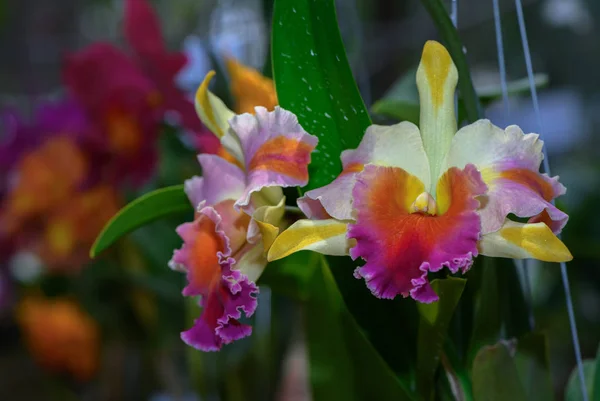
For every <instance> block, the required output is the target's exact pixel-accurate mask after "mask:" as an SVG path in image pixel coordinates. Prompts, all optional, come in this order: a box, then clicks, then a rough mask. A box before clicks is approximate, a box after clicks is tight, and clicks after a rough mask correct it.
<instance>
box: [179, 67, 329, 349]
mask: <svg viewBox="0 0 600 401" xmlns="http://www.w3.org/2000/svg"><path fill="white" fill-rule="evenodd" d="M213 76H214V72H210V73H209V74H208V75H207V76H206V78H205V80H204V82H203V83H202V84H201V85H200V87H199V89H198V92H197V94H196V108H197V111H198V114H199V116H200V119H201V120H202V122H203V123H204V124H205V125H206V126H207V127H208V128H209V129H210V130H211V131H212V132H213V133H214V134H215V135H216V136H217V137H219V138H220V139H221V143H222V144H223V146H224V147H225V148H226V149H227V155H228V158H227V159H225V158H223V157H220V156H218V155H209V154H201V155H200V156H199V157H198V159H199V161H200V164H201V166H202V172H203V176H202V177H193V178H192V179H190V180H188V181H186V183H185V191H186V193H187V195H188V197H189V199H190V202H191V203H192V205H193V207H194V208H195V209H196V216H195V220H194V221H193V222H190V223H185V224H182V225H181V226H179V227H178V228H177V232H178V234H179V235H180V236H181V238H182V239H183V242H184V244H183V246H182V248H181V249H179V250H176V251H175V252H174V254H173V258H172V259H171V261H170V263H169V265H170V267H171V268H173V269H175V270H180V271H183V272H186V273H187V279H188V284H187V286H186V287H185V288H184V290H183V294H184V295H185V296H197V295H200V296H201V297H202V298H201V301H200V303H201V306H202V307H203V313H202V315H201V316H200V317H199V318H198V319H197V320H196V321H195V323H194V326H193V327H192V328H191V329H189V330H187V331H185V332H183V333H182V339H183V340H184V341H185V342H186V343H187V344H189V345H191V346H194V347H196V348H198V349H200V350H204V351H216V350H219V349H220V348H221V346H222V344H227V343H230V342H232V341H234V340H237V339H240V338H242V337H245V336H247V335H249V334H250V333H251V330H252V328H251V327H250V326H249V325H246V324H242V323H240V322H239V320H238V319H240V318H241V316H242V312H243V313H244V314H245V315H246V316H250V315H252V314H253V313H254V310H255V309H256V306H257V300H256V295H257V293H258V287H257V286H256V280H257V279H258V277H259V276H260V275H261V273H262V271H263V270H264V268H265V266H266V264H267V258H266V251H268V249H269V246H270V245H271V243H272V242H273V240H274V239H275V237H276V236H277V234H278V233H279V230H280V228H281V227H282V226H283V224H284V220H283V215H284V211H285V197H284V196H283V191H282V187H290V186H303V185H306V183H307V182H308V163H309V162H310V154H311V152H312V151H313V149H314V148H315V146H316V145H317V138H316V137H314V136H312V135H309V134H307V133H306V132H305V131H304V129H303V128H302V127H301V126H300V125H299V124H298V120H297V119H296V117H295V116H294V115H293V114H292V113H290V112H288V111H286V110H284V109H281V108H279V107H276V108H275V110H274V111H271V112H269V111H267V110H266V109H265V108H264V107H256V108H255V114H254V115H252V114H248V113H246V114H241V115H234V113H233V112H232V111H231V110H229V109H228V108H227V107H226V106H225V105H224V104H223V102H222V101H221V100H220V99H219V98H217V97H216V96H215V95H213V94H212V93H211V92H210V91H209V90H208V84H209V82H210V79H211V78H212V77H213Z"/></svg>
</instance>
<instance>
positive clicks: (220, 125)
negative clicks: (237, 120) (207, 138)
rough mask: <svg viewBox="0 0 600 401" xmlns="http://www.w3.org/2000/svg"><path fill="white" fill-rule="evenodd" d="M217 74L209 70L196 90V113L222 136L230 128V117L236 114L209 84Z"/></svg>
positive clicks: (212, 129)
mask: <svg viewBox="0 0 600 401" xmlns="http://www.w3.org/2000/svg"><path fill="white" fill-rule="evenodd" d="M214 76H215V72H214V71H209V73H208V74H206V77H204V81H202V83H201V84H200V86H199V87H198V90H197V91H196V101H195V106H196V113H198V117H199V118H200V120H202V122H203V123H204V125H206V127H207V128H208V129H209V130H211V131H212V133H213V134H215V135H216V136H217V137H219V138H221V137H223V135H225V133H226V132H227V130H228V128H229V119H230V118H231V117H233V116H234V113H233V111H231V110H229V108H227V106H225V103H223V101H222V100H221V99H219V98H218V97H217V96H215V95H214V94H213V93H212V92H211V91H209V90H208V85H209V84H210V81H211V79H212V78H213V77H214Z"/></svg>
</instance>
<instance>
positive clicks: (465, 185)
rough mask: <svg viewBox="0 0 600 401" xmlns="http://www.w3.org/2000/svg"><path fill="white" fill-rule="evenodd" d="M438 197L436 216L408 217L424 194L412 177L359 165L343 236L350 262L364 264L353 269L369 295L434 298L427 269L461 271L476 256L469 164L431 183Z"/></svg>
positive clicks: (474, 185)
mask: <svg viewBox="0 0 600 401" xmlns="http://www.w3.org/2000/svg"><path fill="white" fill-rule="evenodd" d="M437 188H438V192H437V198H438V199H444V202H443V204H442V207H441V208H440V209H442V208H443V210H441V214H440V215H428V214H427V213H421V212H418V213H411V209H412V205H413V203H414V202H415V201H416V200H417V199H419V198H421V196H420V195H421V194H422V193H423V191H424V190H425V186H424V185H423V183H422V182H421V181H420V180H419V179H418V178H417V177H415V176H413V175H410V174H409V173H407V172H406V171H404V170H402V169H400V168H397V167H379V166H373V165H367V166H365V169H364V170H363V172H362V173H360V174H359V175H358V179H357V183H356V186H355V187H354V191H353V196H354V208H355V209H356V211H357V218H356V224H350V225H349V226H348V237H349V238H354V239H355V240H356V246H355V247H353V248H352V249H351V250H350V256H352V258H354V259H356V258H359V257H360V258H362V259H364V260H365V261H366V264H365V265H364V266H362V267H359V268H357V269H356V271H355V276H356V277H357V278H360V277H363V278H364V279H365V280H366V282H367V287H368V288H369V289H370V290H371V292H372V293H373V295H375V296H377V297H379V298H388V299H393V298H395V297H396V296H397V295H399V294H401V295H403V296H405V297H406V296H408V295H409V294H410V295H411V296H412V297H413V298H414V299H416V300H418V301H420V302H432V301H435V300H436V299H437V296H436V295H435V293H434V292H433V291H432V290H431V288H430V285H429V282H428V280H427V272H428V271H433V272H435V271H438V270H440V269H441V268H443V267H448V268H449V269H450V271H452V272H453V273H455V272H457V271H458V270H460V269H462V271H463V272H464V271H466V270H467V269H469V267H470V266H471V264H472V261H473V257H474V256H476V255H477V246H476V244H477V241H478V240H479V232H480V220H479V215H478V214H477V212H476V209H477V207H478V206H479V202H478V201H477V200H476V199H475V198H476V197H477V196H479V195H481V194H482V193H484V192H485V189H486V188H485V185H484V184H483V182H482V181H481V176H480V174H479V172H478V171H477V170H476V169H475V167H474V166H473V165H469V166H467V167H466V168H465V169H464V170H459V169H456V168H453V169H451V170H449V171H448V172H446V174H444V176H442V178H441V179H440V182H439V183H438V185H437Z"/></svg>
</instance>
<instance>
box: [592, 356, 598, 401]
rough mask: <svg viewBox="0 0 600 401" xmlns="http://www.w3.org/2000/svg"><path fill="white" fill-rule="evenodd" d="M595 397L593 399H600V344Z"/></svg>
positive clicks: (595, 379) (595, 375)
mask: <svg viewBox="0 0 600 401" xmlns="http://www.w3.org/2000/svg"><path fill="white" fill-rule="evenodd" d="M593 386H594V387H593V389H594V394H593V395H594V397H593V398H591V400H592V401H600V345H599V346H598V352H596V371H595V373H594V379H593Z"/></svg>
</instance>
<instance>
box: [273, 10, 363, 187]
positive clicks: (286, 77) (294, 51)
mask: <svg viewBox="0 0 600 401" xmlns="http://www.w3.org/2000/svg"><path fill="white" fill-rule="evenodd" d="M272 59H273V77H274V80H275V87H276V89H277V97H278V100H279V104H280V105H281V107H283V108H285V109H287V110H290V111H291V112H293V113H294V114H296V115H297V116H298V120H299V121H300V124H301V125H302V126H303V127H304V129H306V131H308V132H309V133H311V134H313V135H316V136H318V137H319V145H318V147H317V150H316V151H315V152H314V153H313V154H312V162H311V164H310V166H309V173H310V182H309V184H308V188H309V189H310V188H316V187H320V186H323V185H325V184H328V183H330V182H331V181H332V180H333V179H334V178H335V177H336V176H337V175H338V174H339V173H340V171H341V162H340V153H341V152H342V150H344V149H348V148H355V147H357V146H358V144H359V142H360V140H361V138H362V136H363V134H364V131H365V130H366V128H367V127H368V126H369V125H370V124H371V120H370V118H369V115H368V113H367V110H366V108H365V106H364V103H363V101H362V98H361V97H360V93H359V92H358V88H357V86H356V82H355V81H354V78H353V76H352V71H351V69H350V65H349V64H348V60H347V58H346V51H345V50H344V45H343V43H342V38H341V36H340V32H339V29H338V24H337V19H336V14H335V2H334V1H333V0H319V1H315V0H277V1H276V2H275V7H274V11H273V44H272Z"/></svg>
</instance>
